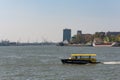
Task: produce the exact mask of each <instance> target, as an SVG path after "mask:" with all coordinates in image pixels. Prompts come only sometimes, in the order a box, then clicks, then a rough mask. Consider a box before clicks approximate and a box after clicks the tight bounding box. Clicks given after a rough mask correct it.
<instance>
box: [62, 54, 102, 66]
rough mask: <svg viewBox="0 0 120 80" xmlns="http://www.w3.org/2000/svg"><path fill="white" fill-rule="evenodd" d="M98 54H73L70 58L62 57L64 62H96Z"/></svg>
mask: <svg viewBox="0 0 120 80" xmlns="http://www.w3.org/2000/svg"><path fill="white" fill-rule="evenodd" d="M95 57H96V54H71V56H70V57H69V58H68V59H61V62H62V63H63V64H88V63H91V64H96V63H100V62H97V60H96V58H95Z"/></svg>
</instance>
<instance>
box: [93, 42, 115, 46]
mask: <svg viewBox="0 0 120 80" xmlns="http://www.w3.org/2000/svg"><path fill="white" fill-rule="evenodd" d="M114 44H115V43H94V42H93V47H112V46H114Z"/></svg>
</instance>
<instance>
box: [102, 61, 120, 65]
mask: <svg viewBox="0 0 120 80" xmlns="http://www.w3.org/2000/svg"><path fill="white" fill-rule="evenodd" d="M103 64H120V61H110V62H103Z"/></svg>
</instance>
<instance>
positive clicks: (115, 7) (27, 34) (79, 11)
mask: <svg viewBox="0 0 120 80" xmlns="http://www.w3.org/2000/svg"><path fill="white" fill-rule="evenodd" d="M119 4H120V1H119V0H99V1H96V0H1V1H0V10H1V13H0V17H1V18H0V22H1V23H0V40H2V39H3V40H6V39H8V40H10V41H21V42H26V41H30V42H42V41H45V40H47V41H53V42H59V41H62V38H63V34H62V31H63V29H65V28H68V29H71V30H72V35H74V34H76V31H77V30H82V32H83V33H91V34H93V33H95V32H101V31H103V32H107V31H111V32H112V31H116V32H117V31H120V23H119V21H120V9H119V7H120V5H119Z"/></svg>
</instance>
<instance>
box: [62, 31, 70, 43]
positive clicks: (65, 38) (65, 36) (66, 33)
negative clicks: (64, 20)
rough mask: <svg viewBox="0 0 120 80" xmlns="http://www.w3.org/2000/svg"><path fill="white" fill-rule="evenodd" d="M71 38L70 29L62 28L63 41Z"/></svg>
mask: <svg viewBox="0 0 120 80" xmlns="http://www.w3.org/2000/svg"><path fill="white" fill-rule="evenodd" d="M70 39H71V29H64V30H63V41H65V40H67V41H68V42H69V41H70Z"/></svg>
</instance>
